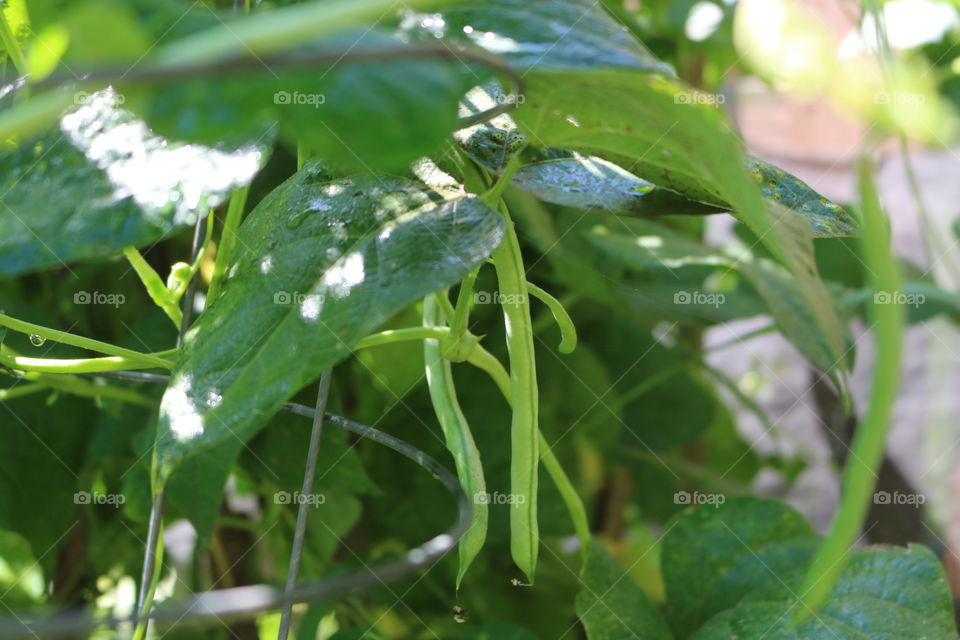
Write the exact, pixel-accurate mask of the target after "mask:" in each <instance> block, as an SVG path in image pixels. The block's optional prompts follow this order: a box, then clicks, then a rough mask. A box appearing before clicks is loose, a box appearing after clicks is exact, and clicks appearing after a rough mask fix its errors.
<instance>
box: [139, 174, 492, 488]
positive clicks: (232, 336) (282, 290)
mask: <svg viewBox="0 0 960 640" xmlns="http://www.w3.org/2000/svg"><path fill="white" fill-rule="evenodd" d="M502 235H503V220H502V218H501V216H500V215H499V214H498V213H497V212H495V211H493V210H492V209H490V208H489V207H487V206H486V205H485V204H483V203H482V201H481V200H480V199H479V198H477V197H475V196H470V195H466V196H463V195H460V194H456V195H449V196H448V198H446V199H445V198H444V196H442V195H441V194H439V193H437V192H435V191H432V190H429V189H427V188H425V187H421V186H418V185H417V184H415V183H412V182H409V181H407V180H404V179H401V178H393V177H387V176H376V175H368V174H363V175H356V176H353V177H351V178H348V179H337V180H333V179H331V178H330V177H329V176H327V175H325V174H324V173H323V171H322V169H321V168H320V165H319V164H316V163H312V164H311V165H309V166H308V167H307V168H305V169H303V170H301V171H300V172H298V173H297V174H296V175H294V176H293V177H292V178H290V179H289V180H287V181H286V182H285V183H283V184H282V185H281V186H280V187H278V188H277V189H275V190H274V191H273V192H272V193H271V194H270V195H269V196H267V197H266V198H265V199H264V200H263V201H262V202H261V203H260V205H258V206H257V208H256V209H254V211H253V212H251V214H250V215H249V216H248V218H247V219H246V220H245V221H244V223H243V225H242V227H241V229H240V233H239V239H238V243H237V247H238V254H237V256H236V258H235V260H233V263H232V265H231V266H230V268H229V269H228V274H229V277H228V279H227V281H226V284H225V286H224V291H223V294H222V295H221V296H220V298H218V299H217V300H213V301H211V302H212V304H211V306H210V308H209V309H208V310H207V311H206V312H205V313H204V314H203V315H202V316H201V317H200V319H199V320H198V321H197V323H196V325H195V326H194V327H193V328H191V330H190V332H189V333H188V334H187V338H186V341H185V344H184V349H183V354H182V356H181V357H180V359H179V361H178V363H177V365H176V367H175V369H174V371H173V377H172V379H171V383H170V386H169V387H168V389H167V392H166V393H165V395H164V398H163V401H162V404H161V412H160V416H161V417H160V425H159V428H158V436H157V450H158V456H159V459H160V461H161V463H162V464H163V465H164V468H165V469H166V470H168V471H169V470H171V469H172V468H173V467H174V466H176V464H177V463H178V462H179V461H180V460H182V459H183V458H185V457H187V456H189V455H192V454H194V453H196V452H198V451H201V450H204V449H207V448H210V447H216V446H218V445H221V444H223V443H225V442H230V441H232V440H237V439H240V440H246V439H248V438H249V437H250V436H251V435H252V434H253V433H255V432H256V430H257V429H258V428H259V427H260V426H262V425H263V424H264V422H265V421H266V419H267V418H268V417H269V416H271V415H272V414H273V413H275V412H276V411H277V410H278V409H279V408H280V406H281V405H282V404H283V402H285V401H286V400H287V399H288V398H290V397H291V396H292V395H293V394H294V393H296V392H297V391H298V390H299V389H300V388H301V387H303V386H304V385H305V384H307V383H308V382H310V381H311V380H313V379H315V378H316V377H317V376H319V375H320V372H321V371H322V370H324V369H325V368H327V367H329V366H330V365H332V364H334V363H335V362H338V361H339V360H342V359H344V358H346V357H347V356H349V355H350V347H351V346H352V345H353V344H354V343H355V342H356V341H357V340H359V339H360V338H362V337H363V336H365V335H367V334H368V333H370V332H372V331H373V330H375V329H376V328H377V327H378V326H380V325H381V324H382V323H383V322H384V321H386V320H387V319H388V318H389V317H390V316H391V315H393V314H394V313H396V312H397V311H399V310H400V309H401V308H402V307H404V306H406V305H407V304H409V303H411V302H413V301H414V300H416V299H418V298H421V297H423V296H424V295H426V294H427V293H430V292H432V291H435V290H437V289H440V288H442V287H445V286H449V285H451V284H453V283H455V282H457V281H458V280H460V278H462V277H463V276H464V275H466V274H467V273H468V272H469V270H470V269H471V268H473V267H474V266H476V265H477V264H479V263H480V262H481V261H482V260H484V259H485V258H486V257H487V256H489V255H490V253H491V252H492V251H493V249H494V248H495V247H496V246H497V244H498V243H499V242H500V240H501V238H502Z"/></svg>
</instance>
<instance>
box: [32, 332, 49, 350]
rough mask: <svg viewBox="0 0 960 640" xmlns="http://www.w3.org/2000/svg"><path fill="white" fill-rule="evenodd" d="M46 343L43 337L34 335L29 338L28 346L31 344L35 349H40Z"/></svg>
mask: <svg viewBox="0 0 960 640" xmlns="http://www.w3.org/2000/svg"><path fill="white" fill-rule="evenodd" d="M46 341H47V339H46V338H44V337H43V336H38V335H37V334H35V333H34V334H33V335H31V336H30V344H32V345H33V346H35V347H42V346H43V344H44V343H45V342H46Z"/></svg>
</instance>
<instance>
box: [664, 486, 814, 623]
mask: <svg viewBox="0 0 960 640" xmlns="http://www.w3.org/2000/svg"><path fill="white" fill-rule="evenodd" d="M666 531H667V533H666V535H665V536H664V538H663V546H662V555H661V563H662V571H663V580H664V585H665V587H666V592H667V601H668V603H669V610H670V620H671V623H672V624H673V627H674V630H675V631H676V632H677V635H678V636H680V637H681V638H685V637H687V636H689V635H690V634H691V633H692V632H693V631H694V630H695V629H697V628H698V627H699V626H700V625H702V624H703V623H704V621H706V620H707V619H708V618H710V617H711V616H713V615H714V614H716V613H719V612H720V611H723V610H724V609H726V608H728V607H731V606H734V605H735V604H736V603H737V602H738V601H739V600H740V599H741V598H743V597H744V596H745V595H746V594H747V593H749V591H750V590H752V588H753V587H754V583H753V582H752V581H754V580H760V581H761V582H762V583H765V582H767V581H768V580H769V576H770V574H769V573H768V572H767V571H766V570H765V566H769V565H765V563H764V559H763V554H764V549H766V548H768V547H769V546H771V545H773V544H776V543H782V542H784V541H796V540H798V539H800V540H810V541H813V542H814V543H815V539H814V538H813V535H814V534H813V530H812V529H811V528H810V525H809V524H807V522H806V521H805V520H804V519H803V516H801V515H800V514H799V513H797V512H796V511H794V510H793V509H791V508H790V507H788V506H787V505H785V504H783V503H781V502H777V501H774V500H760V499H757V498H730V499H729V500H727V501H726V502H725V503H724V504H723V505H721V506H720V507H718V508H713V507H701V508H697V509H693V510H692V511H686V512H684V513H681V514H680V515H678V516H677V517H676V518H674V519H673V520H672V521H671V522H670V523H668V524H667V527H666ZM804 559H806V558H804ZM767 561H768V562H770V561H771V558H768V559H767ZM783 566H784V565H783V563H774V564H773V567H774V569H775V570H782V568H783ZM788 566H790V565H788ZM744 578H745V579H744ZM720 587H722V588H720Z"/></svg>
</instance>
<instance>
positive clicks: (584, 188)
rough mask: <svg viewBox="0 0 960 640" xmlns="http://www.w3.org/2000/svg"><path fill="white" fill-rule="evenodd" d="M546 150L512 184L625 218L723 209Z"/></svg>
mask: <svg viewBox="0 0 960 640" xmlns="http://www.w3.org/2000/svg"><path fill="white" fill-rule="evenodd" d="M547 151H549V152H550V157H547V158H546V159H544V160H540V161H538V162H533V163H531V164H527V165H524V166H522V167H520V168H519V169H518V170H517V172H516V174H515V175H514V177H513V181H512V182H511V183H510V184H512V185H513V186H515V187H517V188H519V189H523V190H524V191H529V192H530V193H532V194H533V195H535V196H537V197H538V198H540V199H541V200H545V201H546V202H552V203H554V204H559V205H563V206H566V207H577V208H579V209H594V210H597V211H608V212H611V213H616V214H620V215H632V216H656V215H706V214H710V213H718V212H720V211H723V209H722V208H720V207H715V206H713V205H709V204H704V203H702V202H696V201H694V200H690V199H688V198H684V197H683V196H681V195H679V194H676V193H674V192H672V191H670V190H669V189H664V188H662V187H658V186H656V185H654V184H651V183H650V182H647V181H646V180H643V179H641V178H638V177H637V176H635V175H633V174H632V173H630V172H629V171H627V170H626V169H623V168H621V167H619V166H617V165H615V164H613V163H612V162H609V161H607V160H604V159H603V158H598V157H596V156H586V155H581V154H579V153H576V152H563V151H559V150H553V149H551V150H547Z"/></svg>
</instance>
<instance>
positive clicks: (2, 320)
mask: <svg viewBox="0 0 960 640" xmlns="http://www.w3.org/2000/svg"><path fill="white" fill-rule="evenodd" d="M0 326H2V327H8V328H10V329H13V330H14V331H19V332H20V333H26V334H28V335H36V336H40V337H41V338H44V339H46V340H53V341H54V342H61V343H63V344H69V345H71V346H74V347H80V348H82V349H89V350H91V351H98V352H100V353H105V354H107V355H110V356H118V357H121V358H127V359H129V360H130V361H136V362H139V363H141V366H140V367H139V368H141V369H143V368H146V367H149V366H154V367H161V368H166V369H169V368H170V367H171V366H172V363H170V362H169V361H167V360H164V359H163V358H158V357H156V356H154V355H151V354H148V353H140V352H138V351H133V350H131V349H124V348H123V347H118V346H115V345H112V344H109V343H107V342H100V341H99V340H93V339H91V338H84V337H82V336H77V335H74V334H72V333H67V332H66V331H57V330H56V329H48V328H47V327H42V326H40V325H38V324H33V323H30V322H24V321H23V320H17V319H16V318H11V317H10V316H8V315H5V314H2V313H0ZM144 365H146V366H144Z"/></svg>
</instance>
